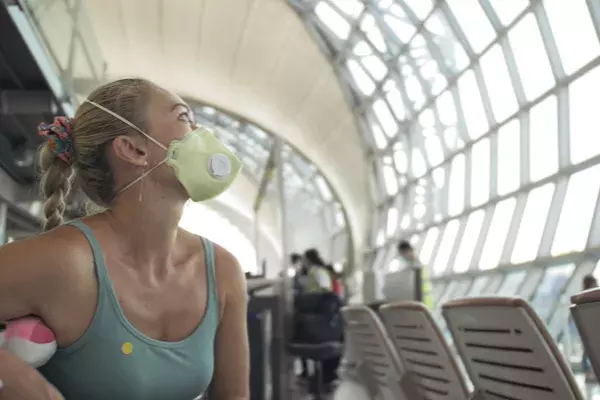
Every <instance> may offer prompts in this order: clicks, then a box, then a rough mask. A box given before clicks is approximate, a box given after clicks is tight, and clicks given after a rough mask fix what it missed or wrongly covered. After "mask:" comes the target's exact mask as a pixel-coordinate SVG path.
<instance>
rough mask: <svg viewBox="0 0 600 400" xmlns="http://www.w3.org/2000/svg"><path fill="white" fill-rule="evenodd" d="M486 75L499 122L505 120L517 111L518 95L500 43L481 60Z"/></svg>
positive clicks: (495, 114)
mask: <svg viewBox="0 0 600 400" xmlns="http://www.w3.org/2000/svg"><path fill="white" fill-rule="evenodd" d="M479 63H480V64H481V68H482V70H483V75H484V77H485V85H486V87H487V90H488V94H489V96H490V101H491V103H492V110H493V112H494V117H495V118H496V121H497V122H501V121H504V120H505V119H506V118H508V117H509V116H510V115H511V114H513V113H514V112H515V111H517V107H518V104H517V97H516V95H515V91H514V90H513V85H512V83H511V81H510V75H509V74H508V67H507V66H506V60H505V58H504V54H503V53H502V48H501V47H500V45H499V44H495V45H494V46H492V48H491V49H490V50H488V51H487V52H486V53H485V54H484V55H483V57H481V60H480V61H479Z"/></svg>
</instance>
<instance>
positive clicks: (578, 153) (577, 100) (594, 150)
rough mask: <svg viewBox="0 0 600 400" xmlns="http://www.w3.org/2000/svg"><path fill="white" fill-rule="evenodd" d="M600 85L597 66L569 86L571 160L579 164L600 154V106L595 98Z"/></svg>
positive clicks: (599, 70) (599, 72)
mask: <svg viewBox="0 0 600 400" xmlns="http://www.w3.org/2000/svg"><path fill="white" fill-rule="evenodd" d="M599 87H600V67H596V68H594V69H593V70H591V71H590V72H588V73H587V74H585V75H584V76H582V77H581V78H579V79H577V80H576V81H575V82H573V83H572V84H571V86H569V100H570V104H569V110H570V117H569V122H570V135H571V146H570V148H571V162H572V163H573V164H577V163H579V162H581V161H585V160H587V159H588V158H591V157H593V156H595V155H597V154H600V134H598V129H597V126H598V107H596V106H595V104H596V103H597V102H596V101H595V100H594V98H595V97H596V96H597V90H596V89H597V88H599Z"/></svg>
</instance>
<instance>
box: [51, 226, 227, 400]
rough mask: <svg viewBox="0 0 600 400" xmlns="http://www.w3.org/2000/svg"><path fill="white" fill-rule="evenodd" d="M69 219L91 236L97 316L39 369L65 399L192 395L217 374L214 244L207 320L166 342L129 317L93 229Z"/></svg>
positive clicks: (177, 399)
mask: <svg viewBox="0 0 600 400" xmlns="http://www.w3.org/2000/svg"><path fill="white" fill-rule="evenodd" d="M70 225H72V226H74V227H76V228H78V229H79V230H81V231H82V232H83V234H84V235H85V237H86V238H87V240H88V242H89V244H90V247H91V248H92V252H93V255H94V265H95V270H96V275H97V279H98V304H97V307H96V311H95V313H94V316H93V319H92V322H91V324H90V326H89V327H88V329H87V330H86V332H85V333H84V334H83V336H82V337H81V338H79V339H78V340H77V341H76V342H75V343H73V344H72V345H71V346H68V347H66V348H61V349H58V350H57V352H56V354H55V355H54V357H52V359H51V360H50V361H49V362H48V363H47V364H46V365H44V366H43V367H41V368H40V372H41V373H42V375H44V377H45V378H46V379H47V380H48V381H49V382H50V383H52V384H53V385H54V386H55V387H56V388H57V389H58V390H59V391H60V392H61V393H62V394H63V396H64V397H65V399H66V400H84V399H85V400H192V399H199V398H201V396H202V394H203V393H204V392H205V391H206V390H207V388H208V385H209V384H210V381H211V379H212V375H213V368H214V351H213V350H214V340H215V334H216V331H217V325H218V321H219V315H218V314H219V312H218V308H219V307H218V298H217V289H216V282H215V272H214V248H213V246H212V244H211V243H210V242H209V241H208V240H206V239H204V238H203V239H202V241H203V243H204V252H205V255H206V257H205V262H206V271H207V274H206V275H207V290H208V296H207V297H208V301H207V305H206V311H205V314H204V317H203V319H202V322H201V323H200V325H199V326H198V327H197V328H196V330H195V331H194V332H193V333H192V334H191V335H190V336H189V337H187V338H186V339H183V340H181V341H179V342H164V341H160V340H155V339H152V338H149V337H147V336H145V335H143V334H142V333H141V332H139V331H138V330H137V329H135V327H133V325H132V324H131V323H130V322H129V321H128V320H127V318H126V317H125V315H124V314H123V310H122V309H121V306H120V304H119V301H118V299H117V296H116V294H115V291H114V289H113V285H112V283H111V281H110V279H109V277H108V273H107V270H106V263H105V260H104V255H103V253H102V250H101V248H100V245H99V244H98V241H97V240H96V238H95V237H94V234H93V233H92V230H91V229H90V228H89V227H88V226H86V225H85V224H84V223H83V222H81V221H73V222H71V223H70Z"/></svg>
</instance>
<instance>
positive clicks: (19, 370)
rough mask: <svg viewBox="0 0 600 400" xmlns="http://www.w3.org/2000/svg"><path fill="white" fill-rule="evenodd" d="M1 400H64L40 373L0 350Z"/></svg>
mask: <svg viewBox="0 0 600 400" xmlns="http://www.w3.org/2000/svg"><path fill="white" fill-rule="evenodd" d="M0 400H64V399H63V397H62V396H61V395H60V394H59V393H58V391H57V390H56V389H55V388H54V387H53V386H52V385H51V384H49V383H48V382H47V381H46V380H45V379H44V377H42V375H40V373H39V372H38V371H37V370H36V369H35V368H33V367H32V366H30V365H29V364H27V363H25V362H24V361H21V360H19V359H18V358H16V357H15V356H13V355H12V354H10V353H8V352H7V351H6V350H3V349H0Z"/></svg>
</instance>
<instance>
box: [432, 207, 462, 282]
mask: <svg viewBox="0 0 600 400" xmlns="http://www.w3.org/2000/svg"><path fill="white" fill-rule="evenodd" d="M459 225H460V224H459V223H458V220H456V219H453V220H452V221H449V222H448V223H447V224H446V228H444V235H443V236H442V242H441V243H440V248H439V249H438V252H437V255H436V257H435V261H434V263H433V273H434V274H435V275H439V274H441V273H442V272H444V271H445V270H446V267H447V266H448V261H449V260H450V256H451V254H452V249H453V248H454V243H455V242H456V234H457V233H458V228H459Z"/></svg>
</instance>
